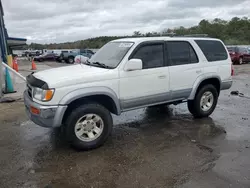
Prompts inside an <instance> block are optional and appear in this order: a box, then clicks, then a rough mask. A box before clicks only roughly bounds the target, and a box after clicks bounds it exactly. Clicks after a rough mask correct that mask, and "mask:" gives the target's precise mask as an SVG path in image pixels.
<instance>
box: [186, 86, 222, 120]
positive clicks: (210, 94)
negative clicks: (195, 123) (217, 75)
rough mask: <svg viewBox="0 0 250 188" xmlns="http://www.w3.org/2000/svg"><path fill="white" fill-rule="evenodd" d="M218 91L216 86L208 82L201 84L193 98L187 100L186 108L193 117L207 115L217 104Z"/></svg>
mask: <svg viewBox="0 0 250 188" xmlns="http://www.w3.org/2000/svg"><path fill="white" fill-rule="evenodd" d="M217 101H218V92H217V90H216V88H215V87H214V86H213V85H211V84H209V85H205V86H203V87H202V88H201V89H200V90H199V91H198V93H197V95H196V96H195V99H194V100H190V101H188V109H189V111H190V113H191V114H193V116H194V117H197V118H201V117H208V116H209V115H211V114H212V113H213V111H214V109H215V107H216V105H217Z"/></svg>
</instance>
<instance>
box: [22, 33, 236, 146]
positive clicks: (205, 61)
mask: <svg viewBox="0 0 250 188" xmlns="http://www.w3.org/2000/svg"><path fill="white" fill-rule="evenodd" d="M232 73H233V70H232V62H231V59H230V56H229V54H228V51H227V50H226V47H225V45H224V44H223V43H222V41H220V40H218V39H213V38H192V37H190V38H187V37H152V38H124V39H119V40H114V41H111V42H109V43H107V44H106V45H104V46H103V47H102V48H101V49H100V50H99V51H98V52H97V53H96V54H94V55H93V56H92V58H91V59H90V60H88V61H87V62H85V63H84V64H78V65H72V66H67V67H61V68H55V69H50V70H45V71H41V72H37V73H35V74H30V75H29V76H28V77H27V90H26V91H25V92H24V99H25V100H24V101H25V106H26V111H27V114H28V116H29V117H30V119H31V120H32V121H33V122H35V123H36V124H38V125H40V126H43V127H60V126H62V127H63V128H64V129H63V130H64V131H65V134H66V136H67V138H68V139H69V141H70V143H71V144H72V145H73V146H74V147H76V148H79V149H92V148H96V147H99V146H100V145H102V144H103V143H104V142H105V141H106V139H107V138H108V136H109V134H110V133H111V131H112V126H113V121H112V116H111V113H112V114H116V115H120V114H121V113H122V112H125V111H129V110H133V109H137V108H142V107H148V106H154V105H159V104H178V103H182V102H187V104H188V109H189V111H190V112H191V113H192V114H193V115H194V116H195V117H207V116H209V115H210V114H211V113H212V112H213V111H214V109H215V107H216V104H217V100H218V96H219V94H220V90H224V89H229V88H230V87H231V85H232Z"/></svg>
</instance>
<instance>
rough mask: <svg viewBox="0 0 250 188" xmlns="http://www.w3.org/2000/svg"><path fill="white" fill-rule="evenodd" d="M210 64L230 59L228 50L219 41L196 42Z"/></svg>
mask: <svg viewBox="0 0 250 188" xmlns="http://www.w3.org/2000/svg"><path fill="white" fill-rule="evenodd" d="M195 42H196V43H197V44H198V46H199V47H200V49H201V51H202V52H203V54H204V55H205V57H206V58H207V61H208V62H213V61H223V60H226V59H228V55H227V50H226V49H225V47H224V45H223V44H222V43H221V42H220V41H217V40H195Z"/></svg>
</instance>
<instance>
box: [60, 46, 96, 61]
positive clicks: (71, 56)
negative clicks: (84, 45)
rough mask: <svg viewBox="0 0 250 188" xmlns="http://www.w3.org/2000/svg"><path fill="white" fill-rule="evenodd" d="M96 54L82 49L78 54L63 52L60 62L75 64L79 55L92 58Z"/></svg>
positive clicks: (75, 52)
mask: <svg viewBox="0 0 250 188" xmlns="http://www.w3.org/2000/svg"><path fill="white" fill-rule="evenodd" d="M93 54H94V52H93V51H92V50H88V49H80V50H79V51H78V52H77V51H71V52H68V51H67V52H63V51H62V52H61V55H60V58H59V60H60V61H65V62H66V63H69V64H73V63H74V62H75V57H76V56H77V55H82V56H85V57H88V58H91V56H92V55H93Z"/></svg>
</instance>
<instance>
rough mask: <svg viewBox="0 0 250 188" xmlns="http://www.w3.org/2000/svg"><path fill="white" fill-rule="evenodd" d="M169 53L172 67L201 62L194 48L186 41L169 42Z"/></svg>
mask: <svg viewBox="0 0 250 188" xmlns="http://www.w3.org/2000/svg"><path fill="white" fill-rule="evenodd" d="M167 52H168V57H169V60H170V63H171V65H172V66H175V65H185V64H192V63H198V62H199V60H198V58H197V55H196V53H195V51H194V49H193V47H192V46H191V45H190V44H189V43H188V42H186V41H171V42H170V41H169V42H167Z"/></svg>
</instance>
